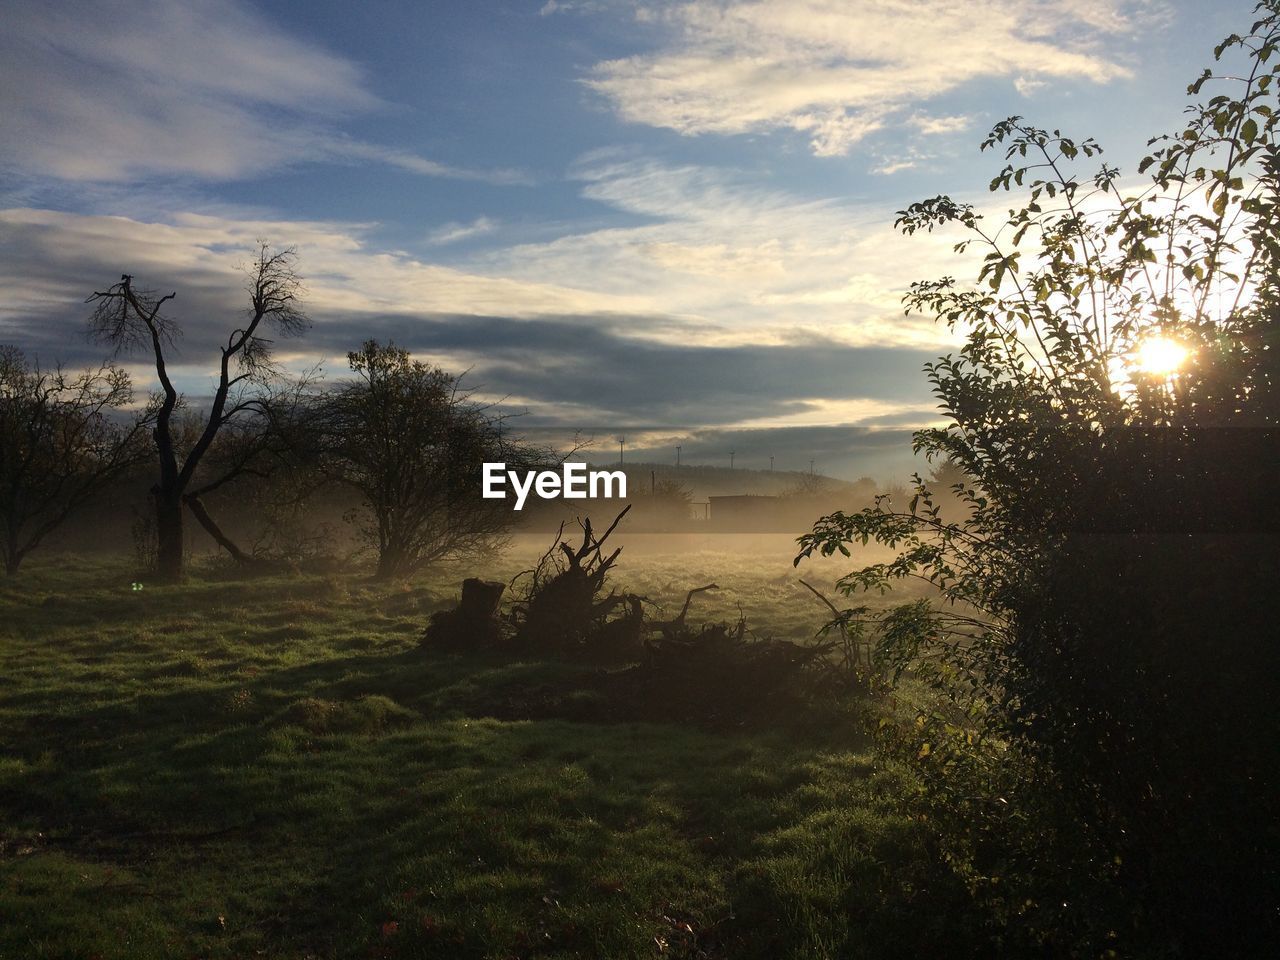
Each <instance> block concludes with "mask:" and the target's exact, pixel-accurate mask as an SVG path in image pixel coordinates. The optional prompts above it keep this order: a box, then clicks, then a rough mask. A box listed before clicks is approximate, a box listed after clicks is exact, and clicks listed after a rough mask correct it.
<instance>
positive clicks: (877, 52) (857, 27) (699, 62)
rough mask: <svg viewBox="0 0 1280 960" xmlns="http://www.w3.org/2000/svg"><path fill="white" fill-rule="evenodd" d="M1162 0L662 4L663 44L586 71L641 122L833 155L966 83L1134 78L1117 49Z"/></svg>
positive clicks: (716, 0) (712, 0)
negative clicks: (782, 139) (799, 141)
mask: <svg viewBox="0 0 1280 960" xmlns="http://www.w3.org/2000/svg"><path fill="white" fill-rule="evenodd" d="M1162 9H1163V8H1161V7H1158V6H1157V5H1156V4H1153V3H1150V2H1143V0H1136V2H1135V0H1065V2H1062V0H1059V2H1052V0H935V2H930V3H920V2H916V0H692V2H675V3H668V4H666V5H665V6H663V7H661V8H660V17H659V19H661V21H662V22H663V23H665V25H666V27H667V31H668V42H667V43H666V45H665V46H663V47H662V48H660V49H658V50H656V51H655V52H652V53H646V54H639V55H636V56H631V57H626V58H622V59H617V60H608V61H604V62H602V63H598V64H596V66H595V67H594V68H593V69H592V71H591V73H590V75H589V77H588V78H587V79H586V80H585V82H586V83H587V85H588V86H590V87H591V88H592V89H594V90H595V91H597V92H598V93H600V94H601V95H602V96H604V97H605V98H606V99H607V100H608V101H609V102H610V103H611V104H612V106H613V108H614V109H615V110H616V111H617V113H618V114H619V115H620V116H621V117H622V118H623V119H625V120H627V121H630V122H633V123H642V124H646V125H649V126H656V127H666V128H669V129H672V130H676V131H678V132H680V133H683V134H702V133H718V134H739V133H747V132H755V131H768V130H775V129H791V130H795V131H798V132H801V133H805V134H807V135H808V136H809V140H810V145H811V148H812V150H813V152H814V153H816V154H818V155H820V156H829V155H838V154H844V153H847V152H848V151H849V150H850V149H851V148H852V147H853V146H854V145H855V144H857V143H858V142H859V141H860V140H862V139H863V138H865V137H866V136H867V135H868V134H869V133H871V132H872V131H875V130H877V129H879V128H881V127H883V126H885V125H886V124H887V123H889V122H891V121H892V119H893V118H894V117H895V116H896V115H898V114H900V113H901V112H902V111H904V110H906V109H909V108H911V107H913V106H916V105H918V104H919V103H920V102H922V101H927V100H929V99H931V98H933V97H937V96H939V95H941V94H944V93H947V92H950V91H953V90H955V89H957V88H958V87H960V86H962V85H963V84H965V83H967V82H969V81H973V80H977V79H980V78H984V77H995V76H1016V77H1021V78H1029V79H1031V80H1035V79H1039V78H1046V77H1049V78H1057V79H1084V80H1088V81H1092V82H1095V83H1105V82H1107V81H1109V80H1112V79H1115V78H1117V77H1122V76H1127V75H1128V74H1129V70H1128V68H1127V67H1125V66H1124V64H1123V63H1122V62H1121V60H1120V59H1119V57H1118V56H1117V54H1116V52H1115V51H1114V50H1112V49H1110V47H1111V46H1113V45H1114V41H1116V40H1118V39H1125V38H1128V37H1130V36H1131V35H1133V34H1135V33H1136V32H1137V31H1138V29H1139V28H1140V27H1141V26H1144V25H1147V24H1150V23H1152V22H1154V20H1155V18H1156V17H1157V15H1158V14H1159V11H1160V10H1162ZM1107 41H1110V42H1111V43H1108V42H1107ZM948 119H958V118H948ZM936 132H943V131H942V130H939V131H936Z"/></svg>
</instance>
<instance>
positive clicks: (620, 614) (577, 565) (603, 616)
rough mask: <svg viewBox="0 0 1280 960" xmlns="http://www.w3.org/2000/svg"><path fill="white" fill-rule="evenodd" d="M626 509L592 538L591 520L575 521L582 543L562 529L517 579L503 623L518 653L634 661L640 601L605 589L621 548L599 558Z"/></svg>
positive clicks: (640, 629)
mask: <svg viewBox="0 0 1280 960" xmlns="http://www.w3.org/2000/svg"><path fill="white" fill-rule="evenodd" d="M630 509H631V507H630V506H629V505H628V506H627V507H625V508H624V509H623V510H622V512H621V513H619V514H618V515H617V516H616V517H615V518H614V520H613V523H611V524H609V528H608V529H607V530H605V532H604V534H603V535H602V536H598V537H597V536H596V533H595V530H594V528H593V527H592V525H591V518H590V517H588V518H586V519H584V520H580V521H579V522H578V523H579V526H580V527H581V528H582V540H581V542H580V543H578V544H577V545H576V546H575V545H573V544H570V542H569V541H568V540H566V539H565V538H564V526H563V525H561V527H560V530H559V531H558V532H557V533H556V539H555V542H554V543H553V544H552V545H551V547H550V549H548V550H547V552H546V553H545V554H543V555H542V559H540V560H539V561H538V563H537V565H536V566H535V567H534V568H533V569H532V570H530V571H528V572H527V573H526V574H522V575H521V577H517V578H516V580H517V581H520V580H521V579H522V578H523V589H522V591H521V595H520V597H519V599H517V600H516V601H515V602H514V603H513V604H512V606H511V612H510V613H509V615H508V619H509V621H510V623H511V624H512V626H513V628H514V631H515V635H514V637H513V642H514V644H515V646H516V647H517V648H519V649H522V650H532V651H539V652H544V653H547V652H549V653H555V654H559V655H565V656H569V657H571V658H572V659H585V660H590V661H593V662H618V661H624V662H625V661H626V660H628V659H636V658H638V657H639V655H640V651H641V639H642V637H643V631H644V607H643V603H644V598H642V597H638V596H636V595H635V594H630V593H621V594H620V593H618V592H617V591H616V590H613V589H610V590H609V592H608V593H607V594H606V593H605V586H606V583H607V581H608V578H609V572H610V570H611V569H612V568H613V565H614V564H615V563H616V562H617V560H618V557H619V555H620V554H621V553H622V548H621V547H618V548H616V549H615V550H613V551H612V552H611V553H609V554H608V555H606V554H605V552H604V550H605V542H606V541H607V540H608V539H609V536H610V535H611V534H612V533H613V531H614V530H616V529H617V527H618V524H619V523H620V522H621V521H622V518H623V517H625V516H626V515H627V511H629V510H630Z"/></svg>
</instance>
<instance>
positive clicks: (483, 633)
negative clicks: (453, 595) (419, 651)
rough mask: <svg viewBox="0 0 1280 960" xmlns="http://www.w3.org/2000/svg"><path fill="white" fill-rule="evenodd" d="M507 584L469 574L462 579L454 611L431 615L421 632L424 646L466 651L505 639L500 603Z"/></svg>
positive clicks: (492, 644)
mask: <svg viewBox="0 0 1280 960" xmlns="http://www.w3.org/2000/svg"><path fill="white" fill-rule="evenodd" d="M506 588H507V585H506V584H505V583H498V582H496V581H493V580H481V579H480V578H478V577H468V578H467V579H466V580H463V581H462V599H461V600H460V601H459V603H458V605H457V606H456V607H454V608H453V609H452V610H441V611H439V612H438V613H433V614H432V615H431V622H430V623H429V624H428V625H427V629H426V630H425V631H424V632H423V634H422V646H424V647H434V648H436V649H440V650H467V649H477V648H484V647H493V646H496V645H497V644H498V643H499V642H500V641H501V640H502V622H501V620H499V619H498V605H499V604H500V603H501V602H502V594H503V591H505V590H506Z"/></svg>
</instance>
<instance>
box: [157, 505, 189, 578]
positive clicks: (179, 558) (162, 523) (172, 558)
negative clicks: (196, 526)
mask: <svg viewBox="0 0 1280 960" xmlns="http://www.w3.org/2000/svg"><path fill="white" fill-rule="evenodd" d="M153 494H154V496H155V501H156V574H157V575H158V576H159V578H160V579H161V580H162V581H164V582H165V583H177V582H179V581H180V580H181V579H182V576H183V573H184V570H183V529H182V498H181V496H180V495H177V494H172V493H167V492H164V491H159V490H156V491H153Z"/></svg>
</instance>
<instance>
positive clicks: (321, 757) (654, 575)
mask: <svg viewBox="0 0 1280 960" xmlns="http://www.w3.org/2000/svg"><path fill="white" fill-rule="evenodd" d="M523 559H525V558H523V557H520V556H513V557H511V558H508V559H505V560H503V561H501V562H499V563H496V564H494V570H496V571H497V572H499V573H502V574H503V575H509V573H510V572H513V571H514V570H515V569H518V568H519V566H520V563H521V562H522V560H523ZM785 559H786V558H785V557H781V558H779V557H774V558H773V560H774V561H779V560H780V562H782V563H785ZM684 562H685V566H686V568H684V569H677V570H675V571H674V572H673V571H672V570H671V566H672V564H674V563H676V560H675V559H673V558H671V557H665V558H664V557H661V556H658V557H656V558H655V557H647V558H646V557H640V558H639V559H638V560H637V561H634V562H633V563H632V564H631V565H630V569H631V574H630V575H631V576H634V577H635V579H636V581H637V582H640V583H642V584H643V585H644V586H645V589H646V590H647V591H648V592H650V594H651V595H652V596H655V597H656V598H658V599H659V600H661V601H664V602H666V603H674V602H676V600H678V598H679V597H680V596H682V592H683V590H684V589H686V588H687V587H688V586H691V585H701V584H700V583H697V584H695V583H693V582H692V581H691V580H689V579H688V578H689V577H690V576H694V575H695V574H702V573H706V574H707V580H703V581H702V582H709V580H711V579H717V578H719V579H720V580H721V581H722V586H723V585H725V584H724V581H725V580H726V579H727V580H728V581H729V586H728V587H726V591H725V593H726V595H725V596H721V597H719V598H716V599H714V600H712V599H710V598H708V609H707V610H706V611H705V612H706V614H707V616H708V617H710V616H712V615H717V616H719V615H727V614H728V613H729V612H731V611H733V612H734V613H735V615H736V605H737V603H739V602H744V601H746V600H753V599H754V601H755V602H756V606H757V608H758V609H759V612H760V614H761V616H760V618H759V619H757V620H756V621H755V622H757V623H763V625H764V626H765V627H768V625H769V621H770V617H773V618H774V620H776V621H777V628H776V629H770V630H769V631H768V632H773V633H777V634H786V633H789V632H791V633H794V632H801V631H800V626H798V625H797V624H798V623H800V621H806V625H805V629H809V628H810V627H811V626H812V624H809V623H807V620H806V618H811V619H812V622H813V623H818V622H820V621H821V619H822V617H821V613H822V611H821V610H820V609H817V608H816V604H814V603H813V601H812V599H811V598H810V601H809V606H806V607H804V608H803V609H804V610H805V611H806V612H805V613H803V614H798V613H796V610H798V609H800V608H799V607H796V608H794V609H792V608H791V607H790V606H788V604H789V603H790V600H789V599H788V598H790V590H791V587H789V586H786V585H785V584H782V583H781V581H776V582H775V579H774V578H775V576H776V574H775V572H774V571H773V567H768V565H766V564H762V563H761V564H757V567H759V569H761V570H763V571H764V572H763V573H757V574H756V581H755V583H756V585H755V587H753V586H752V580H751V575H750V571H749V570H748V569H747V568H745V567H743V569H736V568H734V569H730V568H732V567H733V565H732V564H729V563H727V562H725V563H722V564H721V568H720V569H719V570H716V569H711V567H712V566H713V565H714V564H713V558H712V557H710V556H705V557H704V556H695V557H694V558H693V560H691V561H690V560H688V559H687V558H686V560H685V561H684ZM771 562H772V561H771ZM677 565H678V564H677ZM704 565H705V566H706V569H705V570H704V569H702V567H703V566H704ZM776 565H777V564H775V566H776ZM739 566H742V565H741V564H740V565H739ZM766 567H768V568H767V569H766ZM688 568H696V569H688ZM784 569H785V568H784ZM735 570H736V572H735ZM627 571H628V566H627V564H624V565H623V569H622V572H621V573H620V576H621V577H622V579H623V580H627V578H628V576H629V574H628V572H627ZM459 576H460V575H459V573H458V572H456V571H455V572H452V573H446V574H442V575H439V576H437V577H435V578H426V579H423V580H421V581H418V582H414V583H411V584H407V585H399V586H395V587H378V586H375V585H372V584H370V583H368V582H367V581H365V580H363V579H361V578H360V577H358V576H354V575H352V576H330V577H320V576H302V575H300V576H295V577H278V578H270V579H264V580H251V581H243V580H237V579H234V578H232V577H231V576H230V575H227V574H218V573H217V572H216V571H209V572H207V573H206V574H205V575H203V576H194V577H193V578H192V580H191V581H190V582H189V583H187V584H185V585H183V586H179V587H158V586H154V585H148V586H146V587H145V588H144V589H142V590H140V591H135V590H133V589H132V588H131V580H132V579H133V578H132V576H131V574H130V572H129V570H128V568H127V566H125V565H123V564H117V563H108V562H104V561H87V560H77V559H75V558H68V557H43V558H38V559H37V560H35V561H33V562H31V564H30V566H29V568H28V569H24V570H23V571H22V573H21V574H20V575H19V576H18V577H17V578H15V579H12V580H10V581H8V582H5V583H3V585H0V958H5V960H8V958H14V960H17V958H34V957H83V958H89V957H101V958H104V960H106V958H115V957H118V958H129V960H142V958H148V957H166V958H167V957H228V958H229V957H255V956H267V957H296V958H304V957H313V958H321V957H367V956H376V957H381V956H388V957H441V958H446V957H447V958H466V957H492V958H503V957H533V956H538V957H593V958H594V957H601V958H625V957H658V956H687V957H698V956H706V957H829V956H848V957H899V956H901V957H913V956H919V955H922V954H923V953H926V952H929V951H939V950H941V951H944V952H945V955H948V956H959V955H961V951H959V950H956V949H954V948H955V947H956V946H957V942H956V940H955V937H954V932H953V931H952V932H948V929H947V923H945V922H944V920H946V918H947V916H948V913H947V911H950V910H953V909H954V908H957V905H958V904H959V900H958V899H957V898H960V897H961V895H960V893H959V892H958V888H957V887H956V885H955V884H954V883H953V882H952V881H951V880H950V879H949V878H948V875H947V873H946V871H945V870H943V869H942V868H941V867H940V866H939V865H938V864H937V863H935V862H934V860H933V859H932V857H931V856H930V854H929V843H928V836H927V831H926V830H925V829H924V827H923V826H922V825H921V824H918V823H914V822H911V821H909V820H907V819H906V818H905V817H903V816H902V815H901V814H899V813H898V812H897V805H896V802H895V801H896V798H897V797H898V796H900V794H901V792H902V791H903V790H905V789H908V788H909V784H908V783H907V782H906V781H905V780H903V779H902V778H901V776H900V775H898V774H896V773H894V772H892V771H889V772H886V771H877V770H876V769H875V768H874V766H873V764H872V761H871V759H870V756H869V754H868V752H867V750H866V745H865V743H864V742H863V741H862V739H861V734H860V733H859V726H858V724H856V723H855V722H853V720H852V719H851V717H850V716H849V714H848V711H843V712H842V711H841V710H840V709H836V708H833V707H815V708H814V710H813V711H812V712H809V711H799V712H798V714H797V715H796V716H795V717H793V718H789V719H787V720H786V721H785V722H780V721H777V720H774V721H772V722H770V723H755V724H753V723H746V724H744V725H743V726H741V727H740V728H736V729H731V730H725V729H698V728H690V727H682V726H677V725H674V724H662V723H639V722H628V721H627V720H626V718H618V719H617V720H616V721H615V722H608V723H574V722H568V721H567V720H564V719H557V718H555V717H551V718H549V719H538V720H528V719H519V718H516V719H510V717H511V716H512V709H511V708H510V704H509V703H508V702H507V698H508V697H509V694H510V691H512V690H518V689H527V688H531V687H538V686H540V685H551V686H554V687H556V688H557V689H572V687H573V685H574V684H575V682H577V680H578V679H580V678H584V677H587V676H588V674H589V670H588V669H587V668H582V667H576V666H574V665H570V664H556V663H510V662H502V661H500V660H497V659H494V658H483V657H448V656H441V655H433V654H431V653H429V652H427V651H424V650H423V649H421V648H419V647H418V645H417V640H418V635H419V634H420V632H421V630H422V628H423V626H424V624H425V622H426V618H427V616H428V614H429V613H430V612H431V611H433V610H435V609H439V608H440V607H442V606H445V605H447V604H448V603H449V602H450V601H451V599H452V596H453V594H454V592H455V588H456V583H457V580H458V579H459ZM664 577H665V578H666V579H667V580H668V581H670V582H668V583H666V584H665V585H664V584H663V583H662V582H661V581H662V580H663V579H664ZM694 579H697V577H696V576H694ZM799 589H801V590H802V589H803V588H799ZM753 591H754V592H753ZM779 591H781V593H780V592H779ZM784 594H785V596H783V595H784ZM780 597H781V599H780ZM784 601H786V602H784ZM795 601H796V603H800V602H801V599H800V595H797V596H796V597H795ZM747 606H748V605H747V604H746V603H745V602H744V607H747ZM696 612H697V609H696V608H695V613H696ZM747 613H748V615H749V617H750V616H751V614H752V610H751V609H749V608H748V609H747ZM797 618H799V620H797ZM496 717H507V718H508V719H504V720H499V719H496ZM940 911H941V912H940ZM948 945H949V946H950V947H951V948H953V949H950V950H947V947H948Z"/></svg>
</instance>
